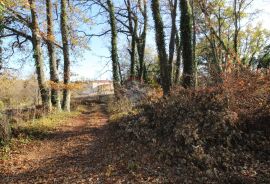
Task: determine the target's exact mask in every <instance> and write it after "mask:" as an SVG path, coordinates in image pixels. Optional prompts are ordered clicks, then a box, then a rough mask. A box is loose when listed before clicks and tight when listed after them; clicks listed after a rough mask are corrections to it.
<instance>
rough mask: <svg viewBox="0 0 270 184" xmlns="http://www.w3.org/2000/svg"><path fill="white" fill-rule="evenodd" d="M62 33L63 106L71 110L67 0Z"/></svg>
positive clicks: (62, 19) (62, 3) (62, 21)
mask: <svg viewBox="0 0 270 184" xmlns="http://www.w3.org/2000/svg"><path fill="white" fill-rule="evenodd" d="M61 34H62V43H63V54H64V84H65V89H64V91H63V103H62V108H63V110H65V111H68V112H69V111H70V89H69V86H68V85H69V84H70V56H69V42H68V16H67V0H61Z"/></svg>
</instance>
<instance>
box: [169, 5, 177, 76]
mask: <svg viewBox="0 0 270 184" xmlns="http://www.w3.org/2000/svg"><path fill="white" fill-rule="evenodd" d="M177 3H178V1H177V0H174V2H172V1H170V10H171V23H172V28H171V38H170V44H169V76H168V77H169V78H170V79H171V80H172V72H173V71H172V70H173V57H174V53H175V52H174V50H175V37H176V16H177V13H176V10H177Z"/></svg>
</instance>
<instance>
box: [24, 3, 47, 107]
mask: <svg viewBox="0 0 270 184" xmlns="http://www.w3.org/2000/svg"><path fill="white" fill-rule="evenodd" d="M28 2H29V4H30V10H31V18H32V22H31V31H32V44H33V49H34V59H35V65H36V72H37V80H38V85H39V90H40V94H41V100H42V105H43V106H44V107H45V108H48V109H49V110H50V108H51V105H50V93H49V89H48V86H47V84H46V78H45V73H44V61H43V55H42V48H41V36H40V31H39V26H38V18H37V12H36V1H35V0H28Z"/></svg>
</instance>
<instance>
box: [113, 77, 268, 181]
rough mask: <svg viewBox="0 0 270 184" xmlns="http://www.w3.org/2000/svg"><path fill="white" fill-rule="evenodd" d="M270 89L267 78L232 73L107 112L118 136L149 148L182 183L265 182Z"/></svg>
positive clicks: (121, 103)
mask: <svg viewBox="0 0 270 184" xmlns="http://www.w3.org/2000/svg"><path fill="white" fill-rule="evenodd" d="M269 86H270V78H269V75H262V74H260V73H252V72H243V73H240V74H239V73H232V74H228V75H227V76H225V77H224V79H223V83H222V84H219V85H216V86H212V87H200V88H197V89H196V90H195V89H182V88H179V90H174V91H173V92H174V93H172V94H171V96H169V97H166V98H160V99H159V100H155V101H153V100H145V99H143V100H142V102H141V103H139V105H138V106H134V105H133V106H129V107H124V105H123V104H132V103H131V102H130V103H129V102H126V100H128V99H125V101H124V102H120V103H119V105H118V106H117V105H116V104H114V105H113V107H114V108H115V109H116V110H114V111H111V112H112V113H118V114H116V115H115V114H113V117H118V119H117V118H113V121H115V122H117V123H118V124H119V127H120V128H119V133H118V134H121V135H122V136H124V137H125V139H129V141H137V142H141V143H142V144H144V145H148V146H149V152H152V153H153V154H155V155H156V157H157V158H158V159H160V161H162V162H163V163H164V165H167V166H168V167H169V168H174V169H173V170H175V171H176V170H177V171H178V173H181V175H178V174H177V173H175V176H178V177H180V178H181V177H183V178H182V179H183V181H184V182H183V183H269V182H270V170H269V168H270V163H269V160H270V157H269V155H270V154H269V153H270V150H269V145H270V136H269V132H270V131H269V130H270V124H269V122H270V106H269V104H270V96H269V94H270V87H269ZM149 99H151V98H149ZM137 104H138V103H137ZM119 106H121V108H118V107H119ZM121 109H122V110H123V111H122V112H120V113H119V111H120V110H121ZM129 109H132V111H133V112H134V111H136V112H138V113H133V114H131V113H129V112H130V110H129ZM125 114H126V115H125ZM180 180H181V179H180Z"/></svg>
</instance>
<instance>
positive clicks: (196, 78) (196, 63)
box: [191, 0, 198, 87]
mask: <svg viewBox="0 0 270 184" xmlns="http://www.w3.org/2000/svg"><path fill="white" fill-rule="evenodd" d="M191 1H192V5H191V7H192V32H193V33H192V53H193V54H192V58H193V60H194V80H195V81H194V82H195V86H196V87H197V86H198V62H197V60H196V44H197V43H196V39H197V35H196V18H195V4H194V0H191Z"/></svg>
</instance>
